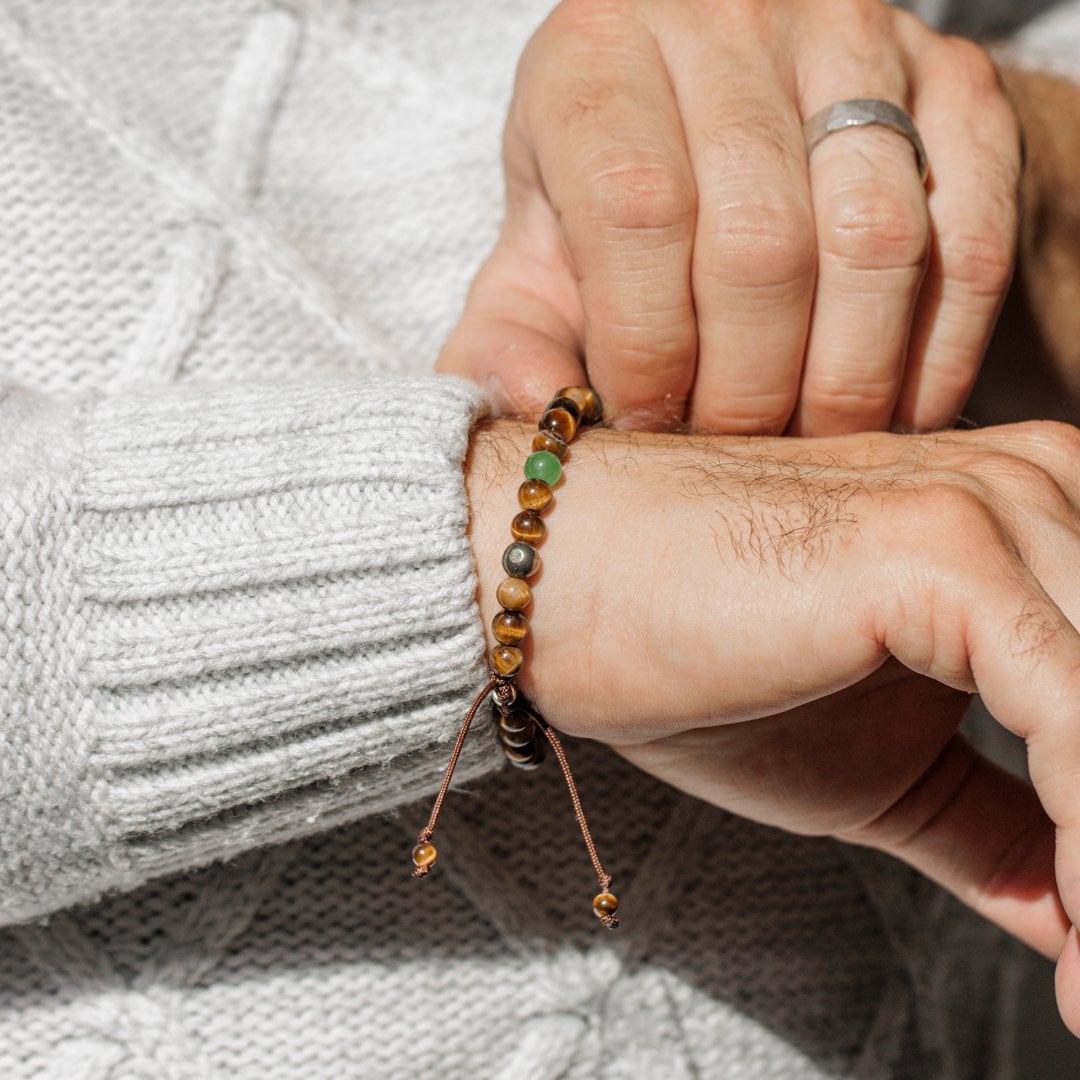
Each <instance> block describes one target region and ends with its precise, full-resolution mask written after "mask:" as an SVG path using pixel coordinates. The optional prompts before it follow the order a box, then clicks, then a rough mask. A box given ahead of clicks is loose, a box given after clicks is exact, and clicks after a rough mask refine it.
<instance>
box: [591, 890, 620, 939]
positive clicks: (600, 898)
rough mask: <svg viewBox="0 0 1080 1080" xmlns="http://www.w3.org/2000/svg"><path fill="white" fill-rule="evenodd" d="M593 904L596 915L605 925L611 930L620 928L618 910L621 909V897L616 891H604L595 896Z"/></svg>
mask: <svg viewBox="0 0 1080 1080" xmlns="http://www.w3.org/2000/svg"><path fill="white" fill-rule="evenodd" d="M592 906H593V911H595V912H596V917H597V918H598V919H599V920H600V921H601V922H602V923H603V924H604V926H606V927H607V928H608V929H609V930H617V929H618V927H619V918H618V915H617V914H616V912H617V911H618V910H619V899H618V897H617V896H616V895H615V894H614V893H609V892H602V893H600V894H599V895H597V896H594V897H593V902H592Z"/></svg>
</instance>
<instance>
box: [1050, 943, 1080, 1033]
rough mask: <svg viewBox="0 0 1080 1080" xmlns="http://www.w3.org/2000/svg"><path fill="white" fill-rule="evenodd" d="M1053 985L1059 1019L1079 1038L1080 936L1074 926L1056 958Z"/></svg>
mask: <svg viewBox="0 0 1080 1080" xmlns="http://www.w3.org/2000/svg"><path fill="white" fill-rule="evenodd" d="M1055 983H1056V990H1057V1002H1058V1009H1059V1010H1060V1012H1061V1018H1062V1020H1064V1021H1065V1024H1066V1026H1067V1027H1068V1029H1069V1030H1070V1031H1071V1032H1072V1033H1073V1034H1074V1035H1076V1036H1080V935H1078V934H1077V931H1076V927H1075V926H1074V927H1072V928H1071V929H1070V930H1069V936H1068V938H1067V939H1066V941H1065V947H1064V948H1063V949H1062V950H1061V956H1060V957H1058V963H1057V972H1056V978H1055Z"/></svg>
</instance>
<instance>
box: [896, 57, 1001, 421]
mask: <svg viewBox="0 0 1080 1080" xmlns="http://www.w3.org/2000/svg"><path fill="white" fill-rule="evenodd" d="M922 45H923V47H921V48H919V49H918V50H914V52H913V55H915V56H916V58H917V61H918V63H919V69H918V78H917V79H916V86H917V94H916V97H915V100H914V104H913V111H914V114H915V118H916V121H917V123H918V126H919V130H920V133H921V134H922V137H923V141H924V143H925V145H926V150H927V157H928V160H929V161H930V164H931V168H932V174H931V191H930V196H929V208H930V215H931V219H932V222H933V249H932V253H931V258H930V263H929V267H928V270H927V274H926V279H925V281H924V282H923V287H922V292H921V294H920V298H919V305H918V310H917V313H916V316H915V320H914V324H913V328H912V335H911V344H910V347H909V350H908V368H907V373H906V376H905V380H904V387H903V391H902V393H901V395H900V398H899V401H898V402H897V406H896V412H895V417H894V423H895V425H896V426H897V427H899V428H901V429H911V430H929V429H934V428H941V427H947V426H949V425H951V424H953V423H954V422H955V420H956V418H957V416H958V415H959V414H960V412H961V410H962V408H963V406H964V402H965V401H966V400H967V396H968V394H969V393H970V391H971V388H972V386H973V385H974V382H975V378H976V376H977V374H978V371H979V364H980V362H981V360H982V356H983V353H984V352H985V351H986V346H987V344H988V342H989V339H990V334H991V332H992V330H993V326H994V321H995V319H996V318H997V315H998V312H999V310H1000V308H1001V304H1002V302H1003V301H1004V297H1005V293H1006V290H1007V289H1008V285H1009V280H1010V277H1011V275H1012V267H1013V257H1014V251H1015V246H1016V234H1017V227H1018V192H1019V183H1020V133H1019V126H1018V123H1017V120H1016V117H1015V115H1014V113H1013V111H1012V109H1011V107H1010V106H1009V104H1008V102H1007V101H1006V99H1005V97H1004V95H1003V93H1002V90H1001V86H1000V83H999V81H998V77H997V72H996V70H995V68H994V65H993V63H992V62H991V60H990V58H989V57H988V56H987V55H986V53H985V52H984V51H983V50H982V49H980V48H979V46H977V45H975V44H974V43H972V42H970V41H964V40H961V39H958V38H957V39H940V38H935V39H933V41H926V42H924V43H922Z"/></svg>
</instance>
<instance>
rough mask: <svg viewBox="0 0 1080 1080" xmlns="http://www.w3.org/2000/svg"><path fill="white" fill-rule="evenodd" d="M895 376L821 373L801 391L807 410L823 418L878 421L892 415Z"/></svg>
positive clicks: (874, 424)
mask: <svg viewBox="0 0 1080 1080" xmlns="http://www.w3.org/2000/svg"><path fill="white" fill-rule="evenodd" d="M897 389H898V387H897V384H896V382H895V381H894V380H893V379H891V378H890V379H877V380H868V379H862V380H860V379H858V378H855V377H851V376H843V377H841V376H838V375H830V374H826V373H822V374H821V375H820V376H818V377H817V378H815V379H814V380H813V382H809V381H808V382H807V384H806V385H805V386H804V388H803V391H802V396H803V400H804V402H805V405H806V408H807V410H808V411H812V412H813V414H814V416H815V417H819V418H821V419H822V420H824V421H837V422H842V421H852V420H866V421H867V422H870V423H872V425H873V426H877V422H880V421H883V420H885V419H887V418H888V417H889V415H890V414H891V412H892V407H893V402H894V400H895V398H896V393H897Z"/></svg>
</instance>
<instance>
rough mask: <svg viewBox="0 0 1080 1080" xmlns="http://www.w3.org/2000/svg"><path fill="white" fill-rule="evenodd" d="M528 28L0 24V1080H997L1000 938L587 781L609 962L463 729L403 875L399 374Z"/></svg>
mask: <svg viewBox="0 0 1080 1080" xmlns="http://www.w3.org/2000/svg"><path fill="white" fill-rule="evenodd" d="M547 6H548V5H547V3H546V2H545V0H484V2H483V3H481V2H480V0H468V2H446V3H439V4H432V3H430V2H429V0H352V2H350V0H307V2H303V3H301V2H299V0H298V2H296V3H284V2H282V3H274V2H269V0H267V2H263V0H234V2H230V3H220V2H219V0H186V2H184V3H176V2H175V0H139V2H138V3H135V2H134V0H95V2H93V3H91V2H90V0H49V2H48V3H43V2H41V0H6V2H4V3H3V4H2V5H0V192H2V196H3V197H2V198H0V237H2V238H3V241H4V242H3V245H2V246H0V310H2V312H3V315H2V317H0V920H2V922H3V923H4V924H5V925H6V929H4V930H3V931H2V932H0V1076H2V1077H4V1078H5V1080H29V1078H49V1080H61V1078H62V1080H71V1078H80V1080H136V1078H137V1080H214V1078H216V1077H221V1078H224V1077H229V1078H239V1080H245V1078H251V1080H255V1078H258V1080H320V1078H323V1077H325V1078H327V1080H331V1078H333V1080H339V1078H341V1077H363V1078H367V1077H372V1078H378V1080H382V1078H397V1077H401V1078H403V1080H404V1078H406V1077H407V1078H410V1080H411V1078H415V1077H425V1078H426V1077H441V1078H447V1080H456V1078H462V1080H464V1078H469V1080H472V1078H477V1077H496V1078H506V1080H511V1078H512V1080H522V1078H526V1080H556V1078H581V1080H592V1078H597V1077H613V1078H614V1077H625V1078H642V1080H682V1078H687V1080H689V1078H693V1077H707V1078H721V1077H723V1078H725V1080H741V1078H776V1080H781V1078H782V1080H792V1078H795V1080H798V1078H817V1077H834V1076H844V1077H866V1078H879V1077H880V1078H884V1077H895V1078H903V1077H911V1078H917V1077H934V1078H939V1080H948V1078H961V1077H970V1078H979V1080H987V1078H992V1077H998V1076H1003V1075H1005V1073H1004V1072H1000V1071H995V1070H999V1068H1000V1066H1001V1055H1000V1050H1001V1046H1000V1044H999V1043H997V1042H995V1038H994V1036H993V1029H994V1025H993V1017H994V1016H995V1011H996V1010H1000V1009H1001V1008H1002V1007H1003V1002H1006V998H1007V995H1005V994H1004V993H1003V991H1007V990H1008V989H1009V986H1010V985H1012V984H1010V983H1009V981H1008V979H1003V977H1002V972H1003V971H1008V970H1009V967H1008V965H1007V964H1006V963H1005V961H1006V960H1007V959H1008V958H1009V956H1010V955H1012V954H1011V953H1010V951H1009V950H1010V948H1011V947H1010V946H1007V945H1005V944H1004V943H1003V942H1002V940H1001V938H1000V937H999V935H998V934H997V933H996V932H995V931H993V930H991V929H990V928H989V927H988V926H986V925H985V924H982V923H981V922H979V921H978V920H977V919H975V918H974V917H971V916H969V915H967V914H966V913H964V912H962V911H961V910H959V908H958V905H956V904H955V903H954V902H953V901H952V900H950V899H949V898H948V897H946V896H944V895H943V894H941V893H940V892H939V891H938V890H936V889H934V888H933V887H932V886H930V885H928V884H927V883H925V882H923V881H921V880H920V879H918V878H917V877H916V876H915V875H913V874H911V873H910V872H908V871H907V870H905V869H903V868H901V867H900V866H898V865H897V864H894V863H891V862H889V861H887V860H884V859H880V858H878V857H876V856H872V855H870V854H868V853H865V852H853V851H850V850H847V849H844V848H842V847H840V846H839V845H836V844H833V843H831V842H828V841H822V840H806V839H799V838H794V837H789V836H784V835H781V834H778V833H776V832H773V831H772V830H768V829H764V828H761V827H758V826H755V825H751V824H748V823H746V822H743V821H740V820H737V819H733V818H731V817H729V816H727V815H725V814H723V813H722V812H720V811H718V810H715V809H713V808H710V807H707V806H705V805H703V804H701V803H698V802H696V801H695V800H692V799H689V798H686V797H684V796H681V795H678V794H676V793H675V792H673V791H672V790H670V789H668V788H666V787H664V786H662V785H660V784H656V783H653V782H652V781H650V780H648V779H647V778H644V777H642V776H641V775H640V774H638V773H637V772H635V771H634V770H633V769H631V768H630V767H629V766H628V765H626V764H625V763H624V762H622V761H621V760H620V759H618V758H617V757H615V756H614V755H612V754H611V753H609V752H607V751H605V750H603V749H602V748H600V747H597V746H588V745H584V744H580V745H576V746H575V747H574V748H573V753H574V756H575V764H576V765H577V767H578V768H579V769H580V782H581V786H582V789H583V794H584V798H585V800H586V802H587V803H588V804H589V805H590V806H591V807H593V808H594V810H595V815H594V818H595V828H596V831H597V833H598V841H599V843H600V845H601V848H602V850H603V851H604V854H605V860H606V861H608V862H609V865H610V867H611V869H612V870H613V872H614V873H615V875H616V880H617V882H618V891H619V894H620V896H621V898H622V900H623V909H624V912H625V918H624V928H623V929H622V930H620V931H619V933H618V935H605V934H602V933H598V930H597V926H596V920H595V919H594V918H593V917H592V915H591V912H590V911H589V909H588V900H589V896H590V885H589V882H590V871H589V867H588V864H587V861H586V859H585V857H584V854H583V853H582V851H581V848H580V838H579V837H578V836H576V835H575V829H576V826H575V823H574V820H573V817H572V815H571V813H570V808H569V802H568V800H567V798H566V793H565V790H564V789H563V788H562V787H561V779H560V777H559V775H558V773H557V771H555V770H551V769H548V770H541V771H540V772H538V773H536V774H528V775H525V776H522V775H517V774H514V775H508V774H507V772H506V771H505V770H500V769H498V768H497V761H498V754H497V752H496V750H495V748H494V743H493V740H491V739H490V737H485V736H484V735H483V734H482V733H481V734H478V735H477V736H476V737H475V738H474V739H473V741H472V742H471V743H470V744H469V748H468V750H467V751H466V754H465V756H464V757H463V759H462V763H461V767H460V770H459V777H460V782H459V783H458V784H457V785H456V786H455V790H454V792H453V793H452V795H451V798H450V801H449V803H448V806H447V810H446V817H445V824H444V825H443V826H442V828H441V830H440V834H441V836H442V837H443V839H442V840H440V848H441V849H442V851H443V858H442V860H441V861H440V865H439V872H438V873H436V874H435V875H433V876H432V879H431V880H429V881H425V882H423V883H417V882H414V881H412V880H411V879H410V877H409V873H408V870H409V868H408V849H409V846H410V842H411V839H410V838H411V837H412V836H413V835H414V834H415V830H416V829H417V827H418V826H419V824H421V823H422V821H423V820H424V818H425V816H426V812H427V808H428V802H427V800H428V799H429V798H430V795H431V793H432V791H433V790H434V788H435V787H436V786H437V783H438V779H439V777H440V775H441V769H442V766H443V764H444V762H445V756H446V754H447V751H448V747H449V742H450V740H451V738H452V731H453V729H454V726H455V725H456V723H457V722H458V721H459V719H460V717H461V715H462V713H463V711H464V708H465V707H466V704H467V701H468V699H469V697H470V694H471V692H474V690H475V687H476V685H477V683H478V677H479V676H480V673H481V670H482V665H481V658H482V647H483V646H482V639H483V633H482V628H481V624H480V621H479V619H478V615H477V612H476V610H475V603H474V577H473V567H472V564H471V557H470V552H469V547H468V542H467V537H466V526H467V520H466V516H467V515H466V507H465V500H464V493H463V484H462V474H461V463H462V459H463V456H464V453H465V449H466V445H467V438H468V432H469V429H470V426H471V424H472V423H473V422H474V420H475V419H476V417H477V416H479V415H480V414H481V413H482V412H483V409H484V403H483V401H482V399H481V396H480V395H479V393H478V392H477V391H476V390H475V389H474V388H472V387H470V386H468V385H466V384H464V383H462V382H459V381H457V380H452V379H437V378H434V377H432V376H431V375H430V374H428V372H430V369H431V364H432V361H433V358H434V356H435V354H436V352H437V349H438V345H439V343H440V342H441V340H442V339H443V337H444V336H445V334H446V333H447V331H448V330H449V329H450V327H451V325H452V323H453V320H454V318H455V316H456V313H457V311H458V310H459V308H460V305H461V302H462V299H463V296H464V292H465V289H466V287H467V283H468V280H469V278H470V276H471V274H472V272H473V271H474V270H475V268H476V266H477V264H478V262H479V260H480V258H481V257H482V255H483V253H484V251H485V250H486V249H487V248H488V247H489V246H490V244H491V242H492V240H493V238H494V235H495V231H496V229H497V225H498V220H499V203H500V199H501V187H500V180H499V170H498V139H499V128H500V124H501V118H502V114H503V111H504V108H505V104H506V101H507V99H508V96H509V88H510V80H511V76H512V71H513V65H514V60H515V57H516V55H517V54H518V52H519V51H520V48H521V46H522V45H523V43H524V41H525V40H526V38H527V36H528V34H529V32H530V31H531V30H532V28H533V27H535V26H536V25H537V24H538V22H539V21H540V19H541V18H542V17H543V15H544V13H545V9H546V7H547ZM1006 1003H1007V1002H1006Z"/></svg>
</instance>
